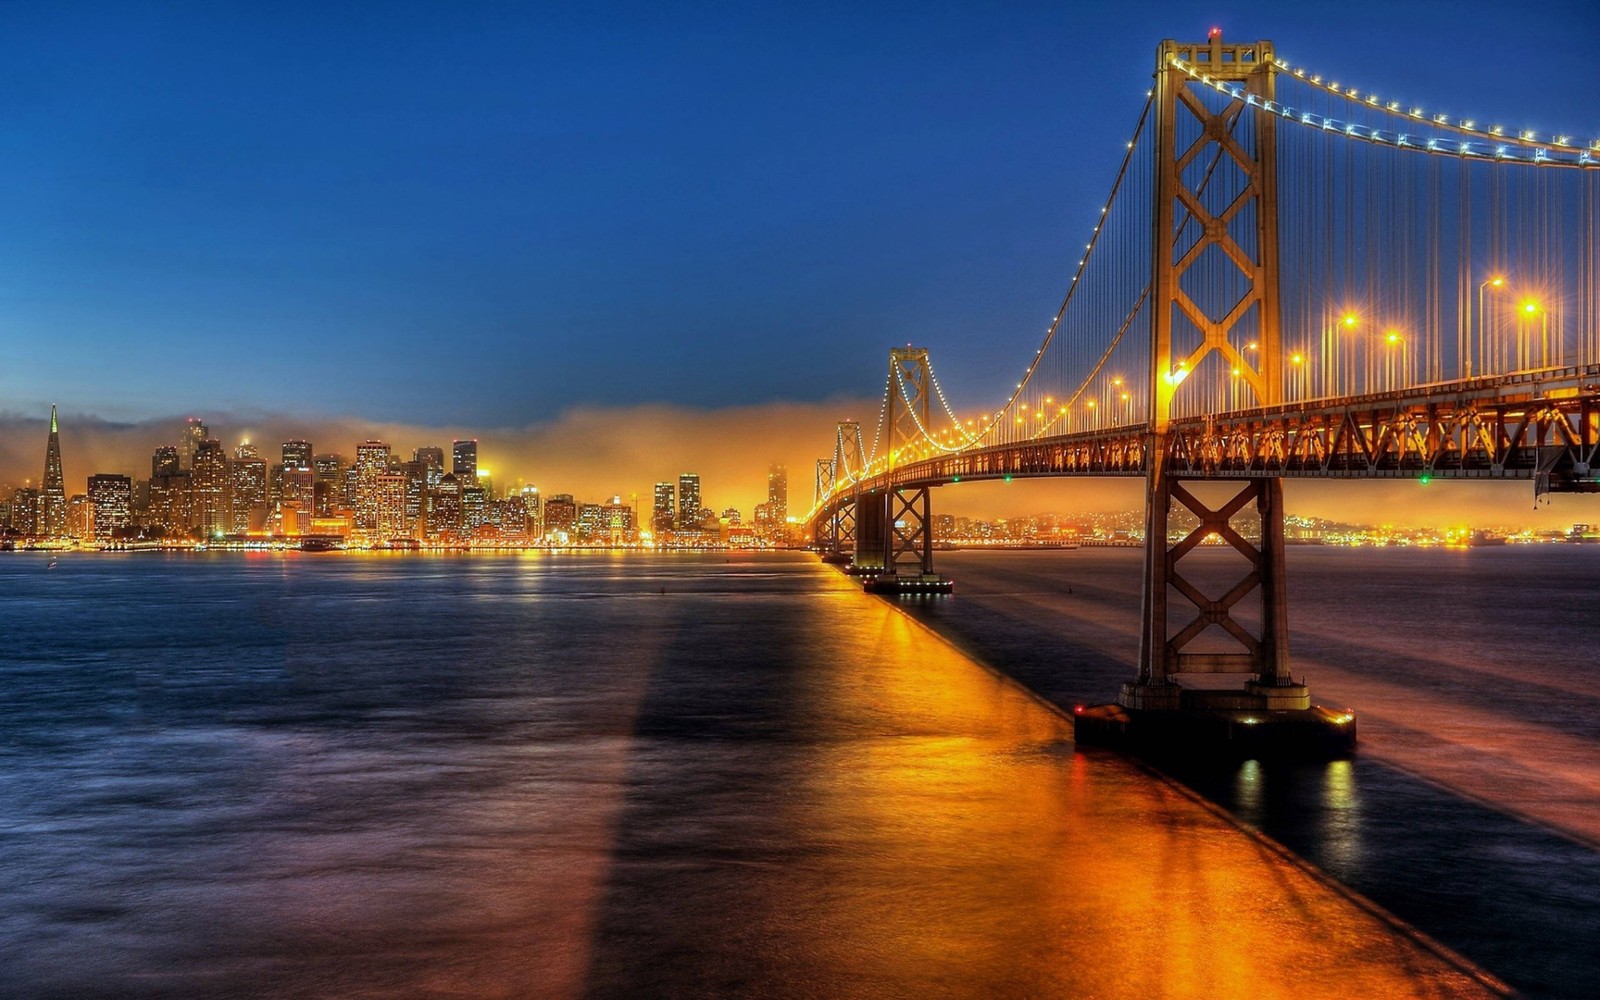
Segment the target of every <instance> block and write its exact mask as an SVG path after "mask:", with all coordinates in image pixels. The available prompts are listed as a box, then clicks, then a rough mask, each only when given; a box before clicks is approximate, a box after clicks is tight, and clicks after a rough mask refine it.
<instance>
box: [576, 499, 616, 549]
mask: <svg viewBox="0 0 1600 1000" xmlns="http://www.w3.org/2000/svg"><path fill="white" fill-rule="evenodd" d="M578 538H579V540H581V541H585V542H602V541H609V540H610V538H611V530H610V528H609V527H608V526H607V525H606V509H605V508H604V507H602V506H600V505H599V504H597V503H580V504H578Z"/></svg>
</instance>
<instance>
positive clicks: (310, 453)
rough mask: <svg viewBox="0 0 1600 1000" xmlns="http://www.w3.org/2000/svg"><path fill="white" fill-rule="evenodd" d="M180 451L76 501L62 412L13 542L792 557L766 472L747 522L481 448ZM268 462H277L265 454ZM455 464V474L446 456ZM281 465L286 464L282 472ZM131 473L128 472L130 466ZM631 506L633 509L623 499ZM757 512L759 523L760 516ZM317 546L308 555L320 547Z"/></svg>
mask: <svg viewBox="0 0 1600 1000" xmlns="http://www.w3.org/2000/svg"><path fill="white" fill-rule="evenodd" d="M173 423H174V426H173V428H172V430H173V431H174V434H173V437H174V438H175V440H176V442H177V443H176V444H170V443H166V444H160V445H158V446H156V447H155V448H154V449H152V450H151V451H150V458H149V460H148V474H145V473H143V472H134V473H132V474H123V473H118V472H110V471H104V470H102V471H99V472H96V473H94V474H91V475H89V476H88V477H87V480H86V486H85V490H84V491H83V492H82V493H78V492H75V491H71V490H69V489H67V488H66V476H65V473H64V461H63V451H62V445H61V436H60V425H59V420H58V413H57V408H56V407H55V406H52V407H51V411H50V423H49V432H48V436H47V439H46V447H45V459H44V474H43V476H42V477H41V478H40V480H39V481H38V485H34V481H33V480H32V479H28V478H25V479H24V480H23V481H22V483H21V484H15V483H12V484H4V483H0V534H3V535H4V536H5V537H6V539H7V542H6V544H7V546H8V547H9V546H10V545H12V544H15V542H16V541H18V540H22V541H29V542H33V541H40V542H45V543H56V542H72V543H80V544H85V543H99V544H104V543H107V542H111V541H132V540H135V539H137V540H141V541H143V540H153V541H163V542H184V543H188V542H191V541H193V542H222V541H224V540H226V541H229V542H245V541H266V540H277V541H284V540H289V541H294V540H297V539H327V538H334V537H337V538H340V539H345V540H348V541H349V542H350V543H352V544H356V545H359V546H360V547H375V548H383V547H392V546H393V545H394V544H397V543H401V542H405V543H407V544H408V545H411V546H413V547H415V546H416V545H417V544H419V543H420V544H423V545H429V546H432V545H445V546H453V545H458V544H462V545H464V544H475V545H478V544H487V545H519V546H520V545H533V544H545V545H558V546H564V545H568V544H610V545H619V544H621V545H635V544H640V543H644V544H650V545H653V546H656V547H661V546H668V545H680V546H684V545H687V546H702V545H706V544H722V545H740V546H750V545H761V546H774V545H784V546H786V545H788V544H790V543H791V542H792V541H793V540H794V538H793V537H791V536H793V535H794V534H795V532H794V531H793V529H792V526H791V524H790V521H789V516H788V515H789V510H788V477H787V472H786V467H785V466H784V464H783V463H781V462H775V463H772V464H769V465H768V466H767V467H766V475H765V483H764V487H765V494H764V499H763V501H762V502H761V503H758V504H756V505H754V506H753V507H752V508H745V509H744V510H741V509H740V508H739V507H737V506H724V507H722V509H721V511H720V512H719V511H718V510H717V509H716V507H715V506H713V504H714V503H715V502H716V497H715V496H714V495H713V496H707V495H706V494H705V493H704V492H703V490H702V486H701V479H700V476H699V474H698V473H694V472H683V473H680V474H679V475H678V476H677V479H676V483H675V484H674V483H673V482H671V481H667V482H657V483H656V484H655V487H654V490H653V495H651V496H647V497H645V499H644V502H643V503H641V501H640V497H639V494H638V493H637V492H634V491H614V490H612V491H604V492H603V494H602V498H601V500H600V502H598V503H596V502H593V498H591V497H587V496H583V495H575V494H573V493H569V492H563V491H562V484H560V483H559V482H557V483H554V484H551V483H547V484H546V487H545V488H544V489H543V490H541V489H540V487H539V486H538V485H537V484H535V483H533V482H531V481H530V480H529V479H528V478H527V477H526V476H523V475H517V474H514V473H512V472H507V471H505V470H504V469H502V472H501V473H500V474H499V476H500V478H499V479H498V480H496V478H495V473H494V472H493V471H492V470H491V469H489V468H488V467H486V466H483V465H481V464H480V462H479V457H480V456H479V444H480V442H479V439H478V438H477V437H465V438H455V439H453V440H451V441H450V444H449V448H448V451H447V449H446V448H445V447H444V446H443V445H441V444H421V445H417V446H415V447H413V448H412V449H411V450H410V456H411V457H410V459H409V460H408V459H406V458H405V456H404V448H403V447H400V448H397V447H396V446H395V445H394V444H391V443H390V442H388V441H385V440H380V439H378V438H374V437H370V436H369V437H367V438H365V439H363V440H360V441H358V442H356V443H355V445H354V448H353V452H352V450H351V449H350V448H349V447H347V446H346V445H345V444H343V443H341V442H337V441H335V442H332V443H329V442H327V441H324V446H323V448H322V449H320V450H319V449H318V448H317V445H316V442H315V441H311V440H306V439H305V438H302V437H297V438H290V439H285V440H282V441H281V444H280V445H278V446H277V448H276V449H273V448H272V447H271V446H269V445H264V444H262V443H261V442H260V441H259V440H258V441H254V442H252V441H251V440H249V439H243V440H240V441H239V442H238V443H237V444H235V445H234V446H233V447H232V448H229V447H228V445H227V443H226V442H225V441H224V440H223V435H222V434H221V433H213V430H212V428H211V427H209V426H208V425H207V424H206V422H205V421H204V420H202V419H201V418H199V417H193V416H191V417H188V418H186V419H185V420H184V422H183V423H182V424H181V425H180V424H176V422H173ZM264 449H265V452H264ZM447 454H448V456H449V457H448V461H447V460H446V455H447ZM275 459H277V460H275ZM118 462H119V463H121V464H123V465H124V467H126V464H127V456H119V458H118ZM625 496H626V499H624V497H625ZM747 511H748V513H747ZM308 544H309V543H308Z"/></svg>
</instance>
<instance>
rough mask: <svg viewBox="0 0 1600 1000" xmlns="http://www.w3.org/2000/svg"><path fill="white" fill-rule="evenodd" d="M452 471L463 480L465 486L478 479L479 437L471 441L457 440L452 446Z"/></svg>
mask: <svg viewBox="0 0 1600 1000" xmlns="http://www.w3.org/2000/svg"><path fill="white" fill-rule="evenodd" d="M450 471H451V472H453V473H455V477H456V478H457V479H459V480H461V482H462V484H463V487H464V486H465V484H467V483H475V482H477V481H478V439H477V438H473V439H472V440H470V441H456V442H454V443H453V444H452V445H451V447H450Z"/></svg>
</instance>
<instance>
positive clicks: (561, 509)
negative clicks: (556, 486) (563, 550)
mask: <svg viewBox="0 0 1600 1000" xmlns="http://www.w3.org/2000/svg"><path fill="white" fill-rule="evenodd" d="M577 527H578V505H577V504H576V503H574V502H573V500H572V494H571V493H557V494H556V495H555V496H552V497H550V498H549V499H548V500H546V501H545V502H544V533H545V537H546V538H548V537H550V536H551V535H559V536H560V538H559V539H558V540H559V541H566V539H567V536H569V535H571V534H573V532H574V531H575V530H576V529H577Z"/></svg>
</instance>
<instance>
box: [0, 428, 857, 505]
mask: <svg viewBox="0 0 1600 1000" xmlns="http://www.w3.org/2000/svg"><path fill="white" fill-rule="evenodd" d="M877 409H878V404H877V403H876V402H873V403H871V404H868V403H865V402H862V401H852V400H846V399H841V400H834V401H829V402H823V403H771V404H765V405H760V406H745V407H733V408H727V409H717V410H699V409H692V408H687V407H679V406H667V405H642V406H635V407H626V408H600V407H581V408H576V409H572V410H569V411H567V412H566V413H563V414H562V415H561V416H559V417H557V418H555V419H553V420H550V421H546V422H542V423H536V424H531V425H529V426H526V427H513V428H482V427H461V426H431V425H425V424H403V423H392V422H391V423H379V422H372V421H365V420H361V419H358V418H355V417H348V416H346V417H325V418H323V417H312V416H300V415H294V414H286V413H195V414H192V416H196V417H199V418H200V419H201V420H203V421H205V423H206V425H207V428H208V430H209V432H210V434H211V436H212V437H216V438H219V439H220V440H221V441H222V443H223V445H224V446H225V447H226V448H227V449H228V451H229V452H230V454H231V453H232V450H233V448H234V447H235V446H236V445H238V444H239V443H240V442H242V441H246V440H248V441H250V442H253V443H255V444H256V445H257V446H258V447H259V448H260V449H261V453H262V456H263V457H264V458H266V459H267V460H268V461H269V462H271V461H276V460H277V459H278V458H279V456H280V445H281V443H282V442H283V441H286V440H290V439H295V438H301V439H304V440H307V441H310V442H311V443H312V445H313V446H314V447H315V448H316V450H317V452H318V453H319V454H321V453H324V452H338V453H339V454H342V455H343V456H345V458H346V460H349V459H351V458H353V457H354V455H355V446H356V444H357V443H358V442H361V441H365V440H367V439H368V438H376V439H379V440H382V441H386V442H388V443H389V445H390V446H391V447H393V448H394V450H395V452H396V453H397V454H399V455H401V456H402V457H404V458H410V456H411V451H412V449H414V448H418V447H426V446H439V447H442V448H444V449H445V453H446V462H448V461H449V449H450V442H451V441H452V440H455V439H457V438H472V437H475V438H477V439H478V463H479V465H480V467H482V468H486V469H488V470H489V471H490V472H491V473H492V475H493V476H494V480H495V483H496V485H497V486H506V485H510V484H512V483H515V482H518V481H521V482H525V483H530V484H532V485H535V486H537V487H539V489H540V491H541V492H542V493H544V494H545V495H550V494H552V493H571V494H573V495H574V496H576V497H578V498H579V499H589V500H598V499H603V498H606V497H610V496H612V495H613V494H621V495H622V496H623V497H624V498H627V497H629V496H630V495H633V494H637V495H638V496H639V498H640V503H641V505H643V506H646V507H648V506H649V503H650V495H651V488H652V486H653V485H654V484H655V483H656V482H658V481H662V480H670V481H672V482H674V483H675V482H676V481H677V478H678V475H679V474H680V473H684V472H693V473H698V474H699V475H700V480H701V488H702V496H703V498H704V500H705V502H706V504H707V505H708V506H713V507H714V508H715V509H717V510H718V511H721V510H722V509H723V508H725V507H737V508H738V509H739V510H740V511H741V512H742V513H743V514H744V515H745V516H746V517H748V516H749V515H750V513H751V511H752V509H753V507H754V506H755V504H757V503H762V502H765V501H766V499H767V492H766V491H767V466H768V464H769V463H774V462H776V463H781V464H784V465H787V466H788V469H789V497H790V507H791V509H793V510H795V511H796V512H797V513H799V512H803V511H804V510H805V508H807V507H808V506H810V503H811V496H812V482H813V472H814V469H815V464H816V460H817V459H818V458H819V457H823V456H825V455H830V454H832V450H833V436H834V424H835V422H836V421H838V420H842V419H863V418H865V419H870V418H871V416H873V415H875V414H876V413H877ZM869 411H870V412H869ZM863 415H865V417H863ZM189 416H191V414H180V415H174V416H167V417H160V418H154V419H149V420H141V421H137V422H122V421H113V420H106V419H103V418H101V417H98V416H96V415H94V414H86V413H74V412H63V413H62V414H61V415H60V426H61V452H62V467H63V471H64V474H65V477H66V486H67V492H68V493H69V494H71V493H81V492H83V491H84V490H85V488H86V486H87V480H88V477H89V476H90V475H93V474H94V473H99V472H112V473H122V474H124V475H130V476H134V477H136V478H146V477H148V476H149V475H150V456H151V453H152V452H154V451H155V449H156V448H157V447H160V446H161V445H170V444H176V443H177V441H178V437H179V434H180V432H181V430H182V428H183V426H184V422H185V420H186V419H187V418H188V417H189ZM48 425H49V414H48V413H41V414H19V413H14V412H4V413H0V481H3V482H5V483H8V484H10V485H13V486H15V485H22V484H23V482H24V481H31V482H33V483H35V484H36V483H37V482H38V480H39V478H40V476H41V475H42V474H43V472H44V453H45V442H46V438H47V436H48V429H49V427H48Z"/></svg>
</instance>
